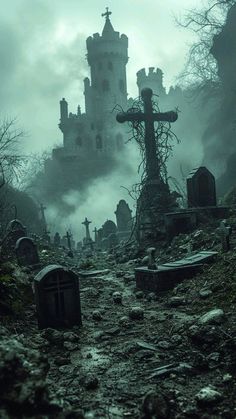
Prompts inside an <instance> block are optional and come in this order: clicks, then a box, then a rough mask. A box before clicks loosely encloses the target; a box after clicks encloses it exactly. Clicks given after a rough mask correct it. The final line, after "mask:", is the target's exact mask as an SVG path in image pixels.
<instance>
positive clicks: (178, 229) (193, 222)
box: [165, 210, 197, 239]
mask: <svg viewBox="0 0 236 419" xmlns="http://www.w3.org/2000/svg"><path fill="white" fill-rule="evenodd" d="M165 227H166V233H167V236H168V239H172V238H173V237H174V236H177V235H178V234H188V233H190V232H191V231H193V230H194V229H195V228H196V227H197V214H196V212H194V211H192V210H180V211H176V212H170V213H167V214H165Z"/></svg>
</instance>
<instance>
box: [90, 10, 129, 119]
mask: <svg viewBox="0 0 236 419" xmlns="http://www.w3.org/2000/svg"><path fill="white" fill-rule="evenodd" d="M110 14H111V12H109V11H108V8H107V11H106V13H103V14H102V16H105V19H106V21H105V25H104V28H103V31H102V35H99V34H98V33H96V34H94V35H93V36H92V37H91V36H90V37H89V38H88V39H87V50H88V54H87V60H88V64H89V66H90V71H91V86H90V85H89V83H88V81H87V80H86V82H85V102H86V111H87V112H88V113H89V114H92V115H97V117H98V118H99V117H100V116H101V114H104V113H107V112H111V111H112V109H113V108H114V106H115V105H120V106H122V107H124V108H126V106H127V82H126V64H127V62H128V38H127V36H126V35H120V34H119V32H116V31H115V30H114V28H113V26H112V24H111V21H110Z"/></svg>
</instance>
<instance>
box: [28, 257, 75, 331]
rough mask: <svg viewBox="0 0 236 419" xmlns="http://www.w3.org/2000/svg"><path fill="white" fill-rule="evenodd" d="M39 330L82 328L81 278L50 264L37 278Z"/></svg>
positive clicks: (61, 267) (35, 286)
mask: <svg viewBox="0 0 236 419" xmlns="http://www.w3.org/2000/svg"><path fill="white" fill-rule="evenodd" d="M34 292H35V302H36V309H37V315H38V326H39V329H44V328H47V327H52V328H57V327H67V328H70V327H73V326H74V325H78V326H80V325H82V319H81V307H80V290H79V278H78V276H77V275H76V274H75V273H74V272H72V271H71V270H69V269H66V268H63V266H60V265H49V266H47V267H46V268H44V269H43V270H42V271H40V272H39V273H38V275H36V277H35V279H34Z"/></svg>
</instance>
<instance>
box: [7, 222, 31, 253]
mask: <svg viewBox="0 0 236 419" xmlns="http://www.w3.org/2000/svg"><path fill="white" fill-rule="evenodd" d="M26 236H27V232H26V228H25V227H24V226H23V224H22V223H21V221H19V220H17V219H14V220H12V221H10V223H9V224H8V226H7V229H6V235H5V237H4V239H3V242H2V249H3V253H4V254H5V253H7V252H10V253H12V252H14V250H15V245H16V242H17V240H18V239H20V238H21V237H26Z"/></svg>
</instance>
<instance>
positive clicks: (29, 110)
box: [0, 0, 209, 236]
mask: <svg viewBox="0 0 236 419" xmlns="http://www.w3.org/2000/svg"><path fill="white" fill-rule="evenodd" d="M121 3H122V4H120V5H119V7H118V5H117V4H116V3H115V2H114V1H108V2H107V3H106V4H104V2H103V1H98V2H97V4H96V5H97V9H96V10H94V7H93V8H92V7H90V6H91V1H88V2H80V5H78V2H77V1H74V0H71V1H70V2H68V3H67V5H65V4H64V2H62V1H58V2H54V1H51V2H50V3H49V2H47V1H44V0H37V1H35V2H34V3H32V2H31V3H29V2H28V1H23V0H22V1H21V0H17V1H16V0H15V1H14V4H15V9H14V12H13V13H12V9H11V10H10V9H8V7H6V10H5V11H4V15H3V17H2V22H1V23H2V24H1V44H0V53H1V55H2V57H3V62H4V63H5V64H4V65H3V66H2V67H1V70H0V76H1V79H2V81H3V83H2V84H1V97H2V102H3V103H4V106H3V107H2V113H3V114H8V115H17V117H18V120H19V121H20V123H21V125H23V126H24V129H25V130H26V132H27V136H26V138H25V139H24V140H23V144H22V147H23V149H24V153H26V154H27V153H30V152H32V151H33V152H42V151H44V150H45V149H47V150H48V151H49V152H51V151H52V149H53V147H60V146H61V144H62V134H61V132H60V131H59V129H58V122H59V101H60V99H61V98H62V97H65V98H66V99H67V100H68V102H69V109H70V111H72V112H74V111H75V110H76V109H77V106H78V104H79V105H81V107H82V112H83V111H84V95H83V90H84V88H83V79H84V77H86V76H88V75H89V67H88V64H87V61H86V38H87V37H88V36H90V35H91V34H93V33H95V32H100V33H101V30H102V27H103V25H104V22H103V20H102V18H101V16H100V15H101V13H102V12H103V11H104V9H105V6H107V5H108V6H110V8H111V9H112V12H113V14H112V17H111V20H112V24H113V25H114V28H115V30H119V31H120V33H125V34H126V35H127V36H128V38H129V57H130V58H129V62H128V65H127V78H128V93H129V96H130V97H134V98H135V97H137V96H138V88H137V85H136V72H137V71H138V70H140V68H143V67H146V68H148V67H149V66H155V67H160V68H161V69H162V70H163V71H164V86H165V88H166V90H167V92H168V91H169V88H170V86H171V85H175V84H176V83H177V77H178V75H179V73H180V72H181V70H182V69H183V67H184V64H185V60H186V56H187V53H188V49H189V46H190V44H191V42H193V40H194V39H195V35H190V34H189V33H188V32H186V31H184V30H183V29H182V28H180V27H178V26H177V25H176V23H175V16H179V15H180V13H183V12H184V8H185V7H188V8H189V7H191V6H198V7H200V5H199V2H196V1H192V0H191V1H190V0H188V1H181V2H177V1H171V0H169V1H167V2H166V3H165V5H163V4H162V2H154V1H152V0H149V1H148V2H145V4H144V2H142V1H138V2H137V3H136V5H135V7H133V5H132V6H131V5H130V4H128V3H127V1H125V0H123V1H121ZM180 3H181V4H180ZM122 6H123V7H122ZM124 10H125V11H126V13H125V17H124V13H123V11H124ZM144 12H145V13H146V15H147V19H142V18H141V16H142V14H143V13H144ZM137 46H138V48H137ZM183 95H184V97H182V96H181V95H180V96H179V97H177V96H175V97H174V98H173V97H172V96H171V94H169V95H168V97H167V98H166V99H165V100H164V101H163V102H162V101H161V99H160V102H159V106H160V109H161V110H163V111H165V110H170V109H175V108H176V107H178V108H179V110H180V113H179V119H178V121H177V123H176V124H174V125H173V127H172V128H173V130H174V132H176V134H177V136H178V138H179V140H180V143H179V144H174V145H173V153H172V156H171V157H170V159H169V162H168V172H169V176H170V177H173V178H175V179H177V181H178V182H180V183H181V185H182V187H183V188H184V181H183V175H184V176H187V174H188V172H189V171H190V170H191V169H192V168H193V167H196V166H198V165H200V164H201V161H202V159H203V146H202V143H201V138H202V135H203V132H204V130H205V128H206V125H205V122H206V120H207V118H208V117H209V115H208V112H202V110H201V106H200V105H199V103H198V102H195V101H194V100H193V99H192V98H191V95H190V96H189V95H188V92H185V93H184V94H183ZM114 118H115V114H114ZM127 131H128V127H127ZM126 147H127V148H126V153H125V158H123V160H122V162H121V161H119V159H118V160H117V159H116V160H115V161H114V164H113V163H112V164H113V166H112V168H111V169H109V170H107V173H105V174H104V175H102V176H100V177H97V178H96V179H93V176H91V179H88V182H86V184H84V185H82V186H81V185H79V186H78V187H76V188H69V189H68V190H67V191H62V193H61V194H59V198H58V200H57V202H50V199H48V200H47V197H46V196H45V194H42V197H41V200H43V201H44V204H45V205H46V207H47V210H46V217H47V221H48V224H49V229H50V231H51V232H52V233H54V232H55V231H59V232H60V233H63V232H64V231H65V230H66V229H67V228H71V230H73V231H74V232H75V234H77V235H78V236H81V235H83V226H81V222H82V221H83V219H84V217H85V216H87V217H88V218H90V219H91V220H93V224H92V226H93V227H95V226H96V227H100V226H101V224H103V223H104V222H105V221H106V219H112V220H114V221H115V216H114V211H115V209H116V205H117V203H118V201H119V200H120V199H125V200H126V201H127V202H128V203H129V205H130V207H131V209H132V210H133V213H134V212H135V208H134V205H135V203H134V201H133V200H132V198H131V197H130V195H129V193H128V191H127V190H131V188H132V185H133V184H134V183H137V182H138V181H139V180H140V174H138V173H137V169H138V166H139V163H140V154H139V150H138V147H137V144H135V141H134V140H132V141H131V142H130V143H129V145H128V146H126ZM121 163H122V164H121ZM57 180H58V179H57ZM47 183H50V180H48V182H47ZM52 185H53V183H52ZM52 185H51V188H52V187H53V186H52ZM48 195H49V194H48ZM37 199H38V200H40V197H37ZM52 201H53V199H52Z"/></svg>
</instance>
